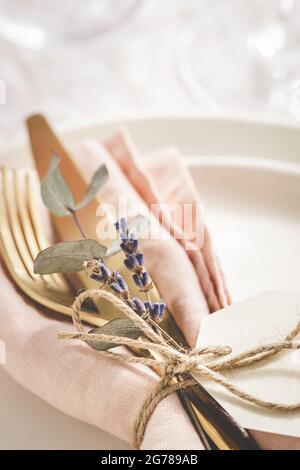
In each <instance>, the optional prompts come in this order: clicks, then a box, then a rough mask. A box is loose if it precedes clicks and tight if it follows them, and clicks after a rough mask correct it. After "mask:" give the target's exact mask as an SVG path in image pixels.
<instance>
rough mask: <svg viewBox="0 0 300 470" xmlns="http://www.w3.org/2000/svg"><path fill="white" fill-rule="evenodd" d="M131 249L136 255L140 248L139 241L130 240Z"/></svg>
mask: <svg viewBox="0 0 300 470" xmlns="http://www.w3.org/2000/svg"><path fill="white" fill-rule="evenodd" d="M130 248H131V250H132V252H133V253H135V252H136V251H137V250H138V248H139V241H138V240H130Z"/></svg>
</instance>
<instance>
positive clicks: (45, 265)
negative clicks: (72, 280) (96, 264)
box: [34, 238, 106, 274]
mask: <svg viewBox="0 0 300 470" xmlns="http://www.w3.org/2000/svg"><path fill="white" fill-rule="evenodd" d="M105 253H106V247H105V246H103V245H101V244H100V243H99V242H97V241H96V240H92V239H88V238H86V239H84V240H77V241H68V242H61V243H57V244H56V245H52V246H49V247H48V248H46V249H45V250H43V251H41V252H40V253H39V254H38V255H37V257H36V259H35V261H34V272H35V273H37V274H52V273H70V272H77V271H81V270H82V269H83V265H84V261H86V260H89V259H92V258H103V256H104V255H105Z"/></svg>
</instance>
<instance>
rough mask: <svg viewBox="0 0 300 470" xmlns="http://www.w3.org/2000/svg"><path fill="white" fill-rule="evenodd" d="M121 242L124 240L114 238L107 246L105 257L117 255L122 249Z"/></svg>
mask: <svg viewBox="0 0 300 470" xmlns="http://www.w3.org/2000/svg"><path fill="white" fill-rule="evenodd" d="M121 243H122V240H120V239H118V240H114V241H113V243H112V244H111V245H110V246H109V247H108V248H107V251H106V253H105V258H109V257H110V256H113V255H116V254H117V253H119V251H121V246H120V245H121Z"/></svg>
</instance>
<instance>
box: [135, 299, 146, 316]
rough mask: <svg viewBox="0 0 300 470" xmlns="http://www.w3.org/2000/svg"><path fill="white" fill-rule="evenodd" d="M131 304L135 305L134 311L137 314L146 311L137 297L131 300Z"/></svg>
mask: <svg viewBox="0 0 300 470" xmlns="http://www.w3.org/2000/svg"><path fill="white" fill-rule="evenodd" d="M132 302H133V303H134V305H135V309H136V312H137V313H144V312H145V310H146V309H145V305H144V304H143V302H142V301H141V300H140V299H139V298H138V297H134V298H133V299H132Z"/></svg>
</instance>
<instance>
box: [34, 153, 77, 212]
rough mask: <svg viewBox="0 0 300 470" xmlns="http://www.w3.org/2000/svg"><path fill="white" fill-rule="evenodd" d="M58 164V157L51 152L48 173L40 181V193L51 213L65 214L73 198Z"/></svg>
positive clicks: (72, 204) (71, 206) (71, 204)
mask: <svg viewBox="0 0 300 470" xmlns="http://www.w3.org/2000/svg"><path fill="white" fill-rule="evenodd" d="M58 165H59V158H58V156H57V155H55V154H54V153H53V154H52V156H51V163H50V167H49V170H48V173H47V175H46V177H45V178H44V179H43V181H42V183H41V194H42V199H43V201H44V203H45V205H46V206H47V207H48V209H49V210H50V211H51V212H52V213H53V214H55V215H58V216H65V215H68V214H70V213H71V210H72V209H73V208H74V199H73V195H72V193H71V191H70V188H69V186H68V185H67V183H66V182H65V180H64V178H63V176H62V174H61V172H60V170H59V167H58Z"/></svg>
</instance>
